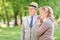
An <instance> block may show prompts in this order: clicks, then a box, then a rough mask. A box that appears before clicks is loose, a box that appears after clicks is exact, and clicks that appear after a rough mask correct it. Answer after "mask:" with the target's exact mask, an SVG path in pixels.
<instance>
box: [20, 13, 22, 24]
mask: <svg viewBox="0 0 60 40" xmlns="http://www.w3.org/2000/svg"><path fill="white" fill-rule="evenodd" d="M20 23H21V24H22V13H20Z"/></svg>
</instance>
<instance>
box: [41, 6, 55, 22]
mask: <svg viewBox="0 0 60 40" xmlns="http://www.w3.org/2000/svg"><path fill="white" fill-rule="evenodd" d="M40 9H43V10H45V11H47V12H48V15H47V17H48V18H50V19H51V20H52V21H53V22H54V15H53V9H52V8H51V7H50V6H44V7H41V8H40Z"/></svg>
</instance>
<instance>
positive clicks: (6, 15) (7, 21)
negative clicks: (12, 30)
mask: <svg viewBox="0 0 60 40" xmlns="http://www.w3.org/2000/svg"><path fill="white" fill-rule="evenodd" d="M2 5H3V10H4V14H5V21H6V24H7V26H9V19H8V14H7V10H6V7H5V3H4V0H2Z"/></svg>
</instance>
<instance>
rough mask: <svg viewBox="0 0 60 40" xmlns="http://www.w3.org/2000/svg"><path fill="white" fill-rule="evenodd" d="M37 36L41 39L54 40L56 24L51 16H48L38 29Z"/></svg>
mask: <svg viewBox="0 0 60 40" xmlns="http://www.w3.org/2000/svg"><path fill="white" fill-rule="evenodd" d="M37 27H38V25H37ZM36 36H37V37H39V40H54V24H53V22H52V21H51V20H50V19H49V18H46V19H45V20H44V21H43V23H42V25H41V26H40V27H39V28H38V30H36Z"/></svg>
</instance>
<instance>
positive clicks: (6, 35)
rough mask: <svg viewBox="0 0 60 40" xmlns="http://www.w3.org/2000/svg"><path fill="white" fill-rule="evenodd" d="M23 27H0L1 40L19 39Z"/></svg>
mask: <svg viewBox="0 0 60 40" xmlns="http://www.w3.org/2000/svg"><path fill="white" fill-rule="evenodd" d="M20 31H21V28H20V27H19V26H16V27H13V28H9V27H8V28H0V40H19V38H20Z"/></svg>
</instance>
